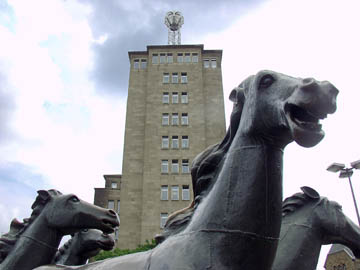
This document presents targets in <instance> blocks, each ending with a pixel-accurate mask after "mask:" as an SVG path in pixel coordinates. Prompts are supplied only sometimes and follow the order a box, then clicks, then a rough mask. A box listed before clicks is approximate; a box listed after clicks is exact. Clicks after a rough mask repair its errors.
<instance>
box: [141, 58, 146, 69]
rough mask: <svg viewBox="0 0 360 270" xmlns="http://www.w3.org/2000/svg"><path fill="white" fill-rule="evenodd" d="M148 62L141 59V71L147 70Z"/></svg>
mask: <svg viewBox="0 0 360 270" xmlns="http://www.w3.org/2000/svg"><path fill="white" fill-rule="evenodd" d="M146 65H147V61H146V59H141V69H146Z"/></svg>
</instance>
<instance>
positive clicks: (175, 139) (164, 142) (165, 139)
mask: <svg viewBox="0 0 360 270" xmlns="http://www.w3.org/2000/svg"><path fill="white" fill-rule="evenodd" d="M169 146H170V139H169V136H162V137H161V148H162V149H168V148H169ZM171 148H172V149H179V136H171ZM181 148H183V149H187V148H189V137H188V136H181Z"/></svg>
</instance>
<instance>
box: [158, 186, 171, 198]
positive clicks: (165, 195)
mask: <svg viewBox="0 0 360 270" xmlns="http://www.w3.org/2000/svg"><path fill="white" fill-rule="evenodd" d="M168 196H169V188H168V186H161V195H160V200H162V201H167V200H168Z"/></svg>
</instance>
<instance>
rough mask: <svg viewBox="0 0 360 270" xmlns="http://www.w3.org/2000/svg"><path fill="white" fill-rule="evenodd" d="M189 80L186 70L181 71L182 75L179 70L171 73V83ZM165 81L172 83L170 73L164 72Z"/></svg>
mask: <svg viewBox="0 0 360 270" xmlns="http://www.w3.org/2000/svg"><path fill="white" fill-rule="evenodd" d="M179 76H180V77H179ZM187 82H188V79H187V73H186V72H181V73H180V75H179V73H178V72H174V73H171V83H187ZM163 83H170V73H164V74H163Z"/></svg>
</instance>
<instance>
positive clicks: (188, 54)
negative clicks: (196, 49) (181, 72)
mask: <svg viewBox="0 0 360 270" xmlns="http://www.w3.org/2000/svg"><path fill="white" fill-rule="evenodd" d="M184 62H185V63H190V62H191V57H190V53H185V57H184Z"/></svg>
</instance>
